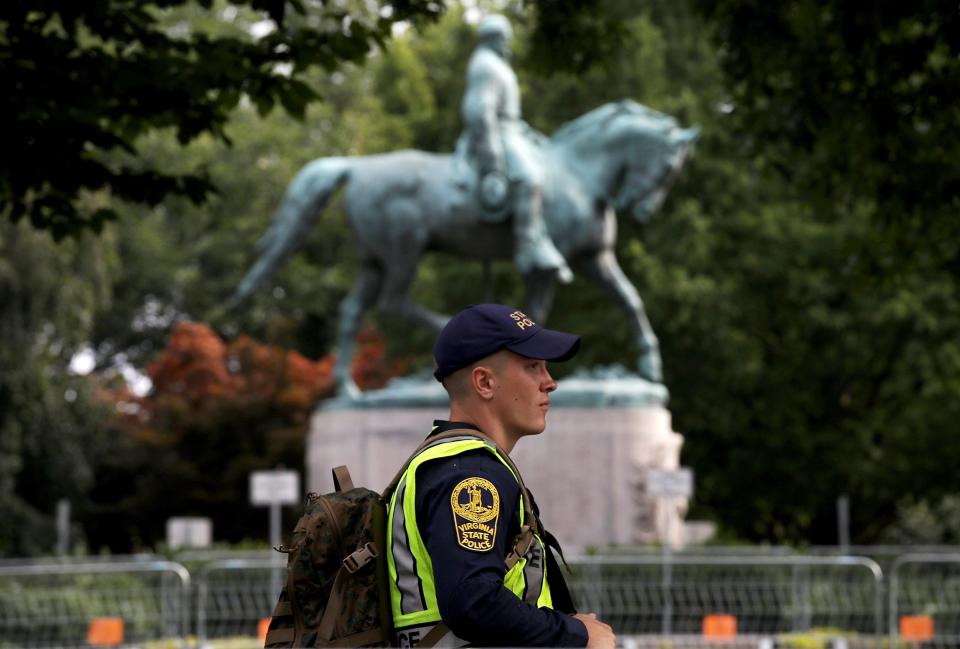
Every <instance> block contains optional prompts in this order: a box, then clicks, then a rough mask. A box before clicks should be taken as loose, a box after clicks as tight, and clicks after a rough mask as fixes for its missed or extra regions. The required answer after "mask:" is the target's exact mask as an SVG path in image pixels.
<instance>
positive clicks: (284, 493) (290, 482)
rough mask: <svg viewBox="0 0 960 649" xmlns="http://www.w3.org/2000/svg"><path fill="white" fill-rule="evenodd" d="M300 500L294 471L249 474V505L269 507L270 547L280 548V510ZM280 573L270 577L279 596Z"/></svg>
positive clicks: (275, 595)
mask: <svg viewBox="0 0 960 649" xmlns="http://www.w3.org/2000/svg"><path fill="white" fill-rule="evenodd" d="M300 500H301V496H300V474H299V473H297V472H296V471H282V470H276V471H254V472H252V473H251V474H250V503H251V504H252V505H254V506H260V507H262V506H264V505H266V506H269V507H270V546H271V547H274V548H276V547H279V546H280V508H281V507H282V506H283V505H296V504H297V503H299V502H300ZM280 581H281V580H280V573H279V572H278V571H276V570H274V571H273V572H272V576H271V591H272V592H273V594H274V597H277V596H279V595H280Z"/></svg>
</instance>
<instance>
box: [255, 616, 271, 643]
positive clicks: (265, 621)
mask: <svg viewBox="0 0 960 649" xmlns="http://www.w3.org/2000/svg"><path fill="white" fill-rule="evenodd" d="M269 629H270V618H268V617H262V618H260V621H259V622H258V623H257V637H259V638H260V644H261V645H265V644H267V631H268V630H269Z"/></svg>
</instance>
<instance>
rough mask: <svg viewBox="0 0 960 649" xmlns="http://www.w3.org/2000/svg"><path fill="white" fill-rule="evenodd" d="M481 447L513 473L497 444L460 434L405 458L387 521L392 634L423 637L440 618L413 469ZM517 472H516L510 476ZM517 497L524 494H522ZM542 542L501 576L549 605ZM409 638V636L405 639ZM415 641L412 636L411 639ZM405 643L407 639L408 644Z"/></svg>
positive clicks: (448, 642) (450, 642) (449, 642)
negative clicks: (420, 523) (419, 520)
mask: <svg viewBox="0 0 960 649" xmlns="http://www.w3.org/2000/svg"><path fill="white" fill-rule="evenodd" d="M476 449H485V450H488V451H489V452H490V453H492V454H493V455H494V457H496V458H497V459H498V460H499V461H500V462H501V463H502V464H503V465H504V466H506V467H507V469H508V470H509V471H510V473H511V475H513V470H512V469H510V466H509V465H507V463H506V462H504V461H503V458H501V457H500V455H499V454H498V453H497V451H496V449H495V448H494V447H493V446H491V445H490V444H488V443H487V442H485V441H483V440H480V439H477V438H476V437H471V436H466V435H465V436H464V437H462V438H459V437H454V438H449V439H443V440H439V441H438V442H437V443H436V444H432V445H430V446H428V447H427V448H425V449H424V450H423V451H421V452H420V453H419V454H418V455H417V457H415V458H414V459H413V461H412V462H410V465H409V466H408V467H407V470H406V472H405V473H404V475H403V478H401V480H400V484H399V485H398V487H397V489H396V491H394V493H393V495H392V496H391V498H390V511H389V514H388V520H387V526H388V529H389V530H390V533H389V534H388V536H387V566H388V570H389V574H390V603H391V608H392V611H393V622H394V626H395V628H396V629H397V636H398V638H399V640H400V641H401V642H402V640H403V639H404V636H406V635H408V634H409V633H410V632H414V633H415V634H416V635H417V636H419V637H423V636H424V635H425V634H426V633H427V632H429V630H430V629H431V628H433V626H434V625H435V624H436V623H437V622H439V621H440V610H439V607H438V606H437V594H436V588H435V584H434V581H433V562H432V561H431V559H430V555H429V554H428V553H427V549H426V546H425V544H424V542H423V538H422V537H421V536H420V530H419V528H418V526H417V512H416V500H417V493H416V473H417V469H418V468H419V467H420V465H421V464H423V463H424V462H427V461H430V460H436V459H439V458H446V457H452V456H455V455H459V454H461V453H465V452H467V451H473V450H476ZM514 477H516V476H514ZM521 498H523V495H522V494H521ZM519 518H520V524H521V525H523V524H524V520H523V519H524V514H523V502H522V501H521V502H520V503H519ZM544 555H545V551H544V547H543V541H542V540H541V539H540V538H539V537H535V539H534V543H532V544H531V545H530V550H528V551H527V554H526V555H524V557H523V558H521V559H520V560H519V561H517V563H516V564H515V565H514V566H513V567H512V568H511V569H510V570H508V571H507V573H506V575H504V579H503V584H504V586H505V587H506V588H507V590H509V591H510V592H512V593H513V594H514V595H516V596H517V597H518V598H520V599H522V600H524V601H526V602H528V603H530V604H532V605H534V606H537V607H545V608H553V600H552V598H551V597H550V586H549V583H548V581H547V575H546V563H545V561H544ZM410 640H413V638H412V637H411V638H408V642H409V641H410ZM415 643H416V641H415V640H414V642H413V644H415ZM463 644H465V643H464V642H462V641H461V640H460V639H459V638H457V637H456V636H454V635H453V634H452V633H451V634H448V637H445V638H443V639H442V641H441V643H440V645H441V646H459V645H463ZM407 646H409V644H408V645H407Z"/></svg>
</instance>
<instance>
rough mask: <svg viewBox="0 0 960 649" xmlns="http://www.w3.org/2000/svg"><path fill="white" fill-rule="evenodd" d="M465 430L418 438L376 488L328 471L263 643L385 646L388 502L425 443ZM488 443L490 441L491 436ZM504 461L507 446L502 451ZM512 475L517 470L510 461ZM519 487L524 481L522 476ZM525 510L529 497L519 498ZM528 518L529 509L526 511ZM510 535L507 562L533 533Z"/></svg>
mask: <svg viewBox="0 0 960 649" xmlns="http://www.w3.org/2000/svg"><path fill="white" fill-rule="evenodd" d="M463 435H471V436H475V437H479V438H482V439H486V440H488V441H490V440H489V438H487V437H485V436H484V435H482V434H480V433H478V432H476V431H473V430H451V431H448V432H446V433H441V434H439V435H433V436H431V437H429V438H427V439H426V440H424V441H423V443H422V444H420V446H419V447H417V449H416V450H415V451H414V452H413V453H412V454H411V455H410V457H409V458H408V459H407V461H406V462H404V464H403V467H402V468H401V469H400V471H398V472H397V475H396V476H395V477H394V479H393V480H392V481H391V482H390V485H389V486H388V487H387V488H386V490H385V491H384V492H383V494H382V495H381V494H378V493H377V492H375V491H371V490H370V489H364V488H362V487H354V486H353V481H352V480H351V479H350V473H349V471H347V467H345V466H339V467H337V468H335V469H334V470H333V483H334V487H335V489H336V490H335V491H334V492H333V493H329V494H325V495H323V496H320V495H317V494H315V493H311V494H308V495H307V502H306V507H305V509H304V513H303V516H301V517H300V520H299V521H298V522H297V526H296V527H295V528H294V530H293V535H292V536H291V538H290V546H289V547H280V548H278V550H279V551H281V552H285V553H287V579H286V582H285V583H284V586H283V589H282V590H281V592H280V598H279V599H278V600H277V605H276V607H274V610H273V617H272V619H271V620H270V626H269V628H268V630H267V637H266V641H265V643H264V647H266V648H267V649H273V648H275V647H388V646H390V643H391V642H392V640H393V614H392V612H391V610H390V585H389V581H388V579H389V577H388V576H387V561H386V541H387V506H388V504H389V502H390V496H391V495H392V494H393V492H394V490H395V489H396V487H397V484H398V483H399V482H400V480H401V478H402V477H403V475H404V473H405V472H406V469H407V466H408V465H409V464H410V461H411V460H412V459H413V458H414V457H416V455H417V454H418V453H419V452H420V451H421V450H422V449H423V448H424V447H426V446H428V445H430V444H433V443H435V442H437V441H439V440H442V439H444V438H448V437H462V436H463ZM491 443H492V442H491ZM501 456H502V457H504V458H505V461H506V462H508V463H509V464H510V465H511V466H513V463H512V462H511V461H510V458H509V456H508V455H507V454H506V453H502V452H501ZM514 471H515V474H516V475H517V476H518V478H519V475H520V473H519V471H517V470H516V468H515V467H514ZM520 484H521V488H522V489H524V491H525V489H526V487H523V482H522V480H521V483H520ZM523 502H524V507H525V509H527V510H529V498H524V499H523ZM526 516H527V519H528V520H533V513H532V512H531V511H527V513H526ZM524 528H525V529H524V530H523V533H522V534H521V535H520V536H518V537H517V539H516V540H515V542H514V547H513V548H512V550H511V552H510V554H509V555H508V556H507V558H506V559H505V562H506V566H507V567H508V568H509V567H510V566H512V565H513V564H514V563H516V562H517V560H518V559H519V557H520V556H522V555H523V554H524V552H525V551H526V550H525V548H526V547H528V546H529V544H530V542H531V540H532V538H533V536H532V534H533V532H532V531H531V530H530V529H529V526H524ZM447 631H448V628H447V626H446V625H445V624H443V623H440V624H438V625H436V626H435V627H434V628H433V629H432V630H431V631H430V632H429V633H427V635H425V636H424V637H423V638H422V639H421V640H420V642H419V643H417V647H432V646H434V645H435V644H436V643H437V642H438V641H439V640H440V639H441V638H442V637H443V636H444V635H446V633H447Z"/></svg>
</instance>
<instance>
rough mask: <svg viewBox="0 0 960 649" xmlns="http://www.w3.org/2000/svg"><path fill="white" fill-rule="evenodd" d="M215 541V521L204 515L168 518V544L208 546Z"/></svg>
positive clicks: (172, 545) (195, 546)
mask: <svg viewBox="0 0 960 649" xmlns="http://www.w3.org/2000/svg"><path fill="white" fill-rule="evenodd" d="M212 542H213V521H212V520H210V519H209V518H206V517H202V516H175V517H173V518H168V519H167V546H169V547H170V548H171V549H173V550H176V549H178V548H208V547H210V544H211V543H212Z"/></svg>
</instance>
